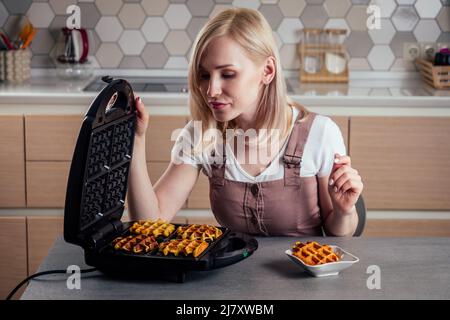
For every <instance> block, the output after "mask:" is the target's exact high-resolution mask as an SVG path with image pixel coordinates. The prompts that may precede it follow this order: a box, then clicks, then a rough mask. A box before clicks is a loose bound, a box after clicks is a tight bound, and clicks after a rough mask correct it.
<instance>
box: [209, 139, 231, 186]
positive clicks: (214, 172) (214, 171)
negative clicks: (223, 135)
mask: <svg viewBox="0 0 450 320" xmlns="http://www.w3.org/2000/svg"><path fill="white" fill-rule="evenodd" d="M222 146H223V149H222V163H216V161H214V162H213V163H212V164H211V178H210V181H211V183H212V184H213V185H218V186H223V185H224V181H225V163H226V160H227V155H226V141H225V142H224V143H223V144H222ZM211 156H212V157H215V156H216V152H215V149H213V150H212V152H211Z"/></svg>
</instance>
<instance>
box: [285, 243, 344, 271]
mask: <svg viewBox="0 0 450 320" xmlns="http://www.w3.org/2000/svg"><path fill="white" fill-rule="evenodd" d="M292 254H293V255H294V256H296V257H297V258H299V259H300V260H302V261H303V262H304V263H305V264H307V265H310V266H316V265H321V264H325V263H329V262H338V261H339V260H340V258H339V256H338V255H337V254H336V253H335V252H334V251H333V248H332V247H330V246H329V245H327V244H324V245H320V244H319V243H317V242H315V241H312V242H311V241H308V242H306V243H303V242H299V241H297V242H296V243H295V244H294V246H293V247H292Z"/></svg>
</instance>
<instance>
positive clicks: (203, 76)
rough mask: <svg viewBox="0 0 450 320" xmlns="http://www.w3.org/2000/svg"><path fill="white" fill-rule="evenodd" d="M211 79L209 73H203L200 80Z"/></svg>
mask: <svg viewBox="0 0 450 320" xmlns="http://www.w3.org/2000/svg"><path fill="white" fill-rule="evenodd" d="M208 79H209V74H206V73H203V74H200V80H208Z"/></svg>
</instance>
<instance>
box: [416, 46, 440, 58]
mask: <svg viewBox="0 0 450 320" xmlns="http://www.w3.org/2000/svg"><path fill="white" fill-rule="evenodd" d="M436 52H437V44H436V43H435V42H423V43H420V59H424V60H428V61H434V55H435V54H436Z"/></svg>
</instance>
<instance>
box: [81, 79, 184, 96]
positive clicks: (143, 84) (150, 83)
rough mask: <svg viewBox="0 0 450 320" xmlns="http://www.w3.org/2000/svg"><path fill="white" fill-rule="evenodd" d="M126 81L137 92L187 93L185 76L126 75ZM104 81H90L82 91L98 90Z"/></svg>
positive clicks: (102, 86)
mask: <svg viewBox="0 0 450 320" xmlns="http://www.w3.org/2000/svg"><path fill="white" fill-rule="evenodd" d="M127 81H128V82H129V83H130V85H131V86H132V87H133V89H134V91H137V92H169V93H187V92H188V84H187V78H185V77H127ZM104 87H105V82H103V81H102V78H101V77H99V78H97V79H94V80H93V81H91V82H90V83H89V84H88V85H87V86H86V87H85V88H84V89H83V91H87V92H99V91H100V90H102V89H103V88H104Z"/></svg>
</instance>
